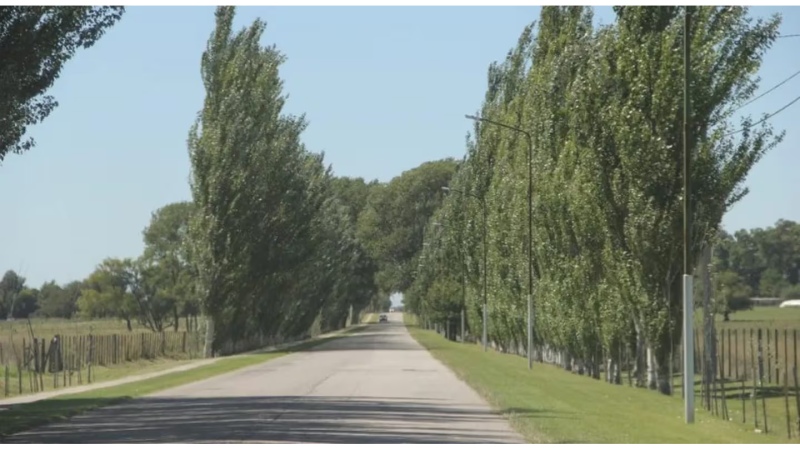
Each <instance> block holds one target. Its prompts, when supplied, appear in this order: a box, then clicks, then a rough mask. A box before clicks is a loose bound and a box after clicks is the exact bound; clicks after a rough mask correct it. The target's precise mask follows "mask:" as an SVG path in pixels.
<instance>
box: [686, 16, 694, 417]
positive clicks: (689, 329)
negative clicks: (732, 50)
mask: <svg viewBox="0 0 800 450" xmlns="http://www.w3.org/2000/svg"><path fill="white" fill-rule="evenodd" d="M685 8H686V9H685V11H684V16H683V386H684V397H683V407H684V416H685V419H686V423H694V326H693V322H694V317H693V313H694V302H693V299H692V294H693V292H692V281H693V280H692V273H691V264H690V259H689V258H690V256H689V255H690V253H691V252H690V249H691V241H690V239H691V202H690V196H691V183H690V182H689V181H690V175H691V156H692V153H691V148H690V147H691V136H690V132H691V128H690V120H691V114H690V109H689V107H690V102H689V86H690V85H691V83H690V82H691V33H690V30H691V6H686V7H685Z"/></svg>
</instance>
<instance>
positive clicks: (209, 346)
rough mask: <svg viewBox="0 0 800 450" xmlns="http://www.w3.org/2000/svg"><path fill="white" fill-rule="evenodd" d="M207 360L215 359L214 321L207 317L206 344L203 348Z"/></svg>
mask: <svg viewBox="0 0 800 450" xmlns="http://www.w3.org/2000/svg"><path fill="white" fill-rule="evenodd" d="M203 356H204V357H205V358H213V357H214V319H212V318H211V316H208V317H206V342H205V345H204V348H203Z"/></svg>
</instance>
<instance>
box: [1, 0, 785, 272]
mask: <svg viewBox="0 0 800 450" xmlns="http://www.w3.org/2000/svg"><path fill="white" fill-rule="evenodd" d="M776 11H780V12H781V13H782V14H783V15H784V22H783V25H782V27H781V29H782V32H783V33H785V34H789V33H800V10H799V9H798V8H797V7H782V8H766V7H759V8H754V9H753V11H752V12H753V14H754V15H757V16H763V15H766V14H771V13H773V12H776ZM538 14H539V8H538V7H372V8H370V7H293V8H292V7H245V8H239V10H238V14H237V20H236V22H237V26H245V25H247V24H249V23H251V22H252V21H253V20H254V19H255V18H257V17H260V18H262V19H263V20H265V21H266V22H267V24H268V25H267V31H266V33H265V42H264V43H265V44H272V43H274V44H276V45H277V46H278V48H279V49H281V51H283V52H284V53H285V54H286V55H287V56H288V61H287V63H286V64H285V65H284V67H283V69H282V72H281V75H282V77H283V78H284V80H285V85H284V87H285V90H286V91H287V92H288V93H289V94H290V98H289V102H288V105H287V111H288V112H291V113H305V114H306V115H307V118H308V120H309V121H310V126H309V128H308V130H307V131H306V133H305V135H304V140H305V142H306V143H307V145H308V146H309V148H311V149H313V150H316V151H325V153H326V160H327V161H328V163H331V164H332V165H333V168H334V171H335V173H336V174H338V175H347V176H361V177H365V178H367V179H373V178H378V179H379V180H382V181H387V180H389V179H391V178H392V177H394V176H396V175H398V174H400V173H401V172H402V171H404V170H407V169H410V168H412V167H415V166H417V165H419V164H420V163H422V162H424V161H427V160H432V159H438V158H444V157H448V156H452V157H458V158H460V157H461V156H462V155H463V152H464V139H465V134H466V132H467V131H468V129H469V127H470V123H469V122H468V121H467V120H466V119H464V114H466V113H473V112H475V111H476V110H477V108H479V106H480V103H481V100H482V98H483V95H484V90H485V85H486V71H487V67H488V65H489V64H490V63H491V62H492V61H495V60H498V59H502V58H503V57H504V56H505V53H506V51H507V50H508V49H509V48H511V47H512V46H513V45H514V44H515V43H516V40H517V37H518V36H519V33H520V32H521V31H522V29H523V27H524V26H525V25H527V24H528V23H530V22H531V21H533V20H536V18H537V17H538ZM597 18H598V21H602V22H605V23H609V22H611V21H612V20H613V16H612V13H611V11H610V8H598V9H597ZM213 24H214V8H213V7H131V8H129V9H128V11H127V13H126V15H125V16H124V17H123V19H122V20H121V21H120V22H119V23H118V25H117V26H115V27H114V28H113V29H111V30H109V31H108V33H107V34H106V36H105V37H104V38H103V39H102V40H101V41H100V42H99V43H98V44H97V45H95V46H94V47H93V48H91V49H89V50H83V51H80V52H79V53H78V55H77V56H76V57H75V58H74V59H73V60H72V61H70V62H69V63H68V64H67V65H66V67H65V68H64V70H63V72H62V75H61V77H60V79H59V80H58V81H57V82H56V84H55V86H54V87H53V89H52V90H51V91H50V93H51V94H53V95H54V96H55V97H56V99H57V100H58V101H59V102H60V106H59V107H58V108H57V109H56V110H55V112H53V114H52V115H51V116H50V117H49V118H48V119H47V120H46V121H45V122H44V123H43V124H41V125H38V126H36V127H33V128H32V129H31V130H30V131H31V134H32V135H33V136H34V137H35V139H36V140H37V142H38V145H37V147H36V148H35V149H34V150H32V151H30V152H28V153H26V154H24V155H22V156H17V155H10V156H9V157H8V158H7V159H6V161H5V162H4V163H3V164H2V165H1V166H0V191H2V192H6V193H7V194H6V195H4V196H2V198H0V211H3V213H4V214H3V216H4V217H5V218H6V219H5V220H2V221H0V270H2V271H5V270H7V269H14V270H17V271H19V272H20V273H21V274H22V275H23V276H25V277H27V278H28V280H29V284H30V285H33V286H39V285H40V284H41V283H42V282H44V281H46V280H50V279H55V280H56V281H57V282H59V283H65V282H69V281H71V280H73V279H80V278H84V277H85V276H87V275H88V274H89V273H90V272H91V271H92V270H93V269H94V267H95V265H96V264H98V263H99V262H100V261H101V260H102V259H103V258H105V257H109V256H113V257H135V256H138V255H139V254H140V253H141V251H142V247H143V245H142V237H141V232H142V229H143V228H144V227H145V226H146V225H147V223H148V222H149V220H150V214H151V212H153V211H154V210H155V209H157V208H159V207H161V206H163V205H165V204H167V203H170V202H174V201H179V200H188V199H190V192H189V187H188V176H189V161H188V155H187V150H186V137H187V134H188V130H189V127H190V125H191V124H192V122H193V120H194V118H195V116H196V113H197V111H198V110H199V109H200V107H201V105H202V101H203V95H204V91H203V86H202V83H201V80H200V56H201V53H202V52H203V50H204V48H205V45H206V41H207V39H208V37H209V34H210V33H211V31H212V29H213ZM798 44H800V39H781V40H778V42H777V43H776V44H775V46H774V47H773V48H772V49H771V50H770V52H769V53H768V55H767V56H766V58H765V62H764V66H763V68H762V73H761V76H762V78H763V83H762V86H763V87H764V89H767V88H769V87H771V86H772V85H774V84H776V83H778V82H779V81H781V80H782V79H784V78H785V77H787V76H788V75H789V74H791V73H793V72H795V71H797V70H800V59H798V58H797V52H796V48H797V45H798ZM798 95H800V77H798V78H797V79H794V80H792V81H791V82H789V83H787V84H786V85H785V86H783V87H781V88H780V89H779V90H777V91H775V92H773V93H771V94H769V95H768V96H766V97H764V98H763V99H761V100H759V101H757V102H755V103H753V104H752V105H750V106H748V107H747V112H750V113H752V114H754V115H760V114H761V113H762V112H772V111H774V110H776V109H778V108H779V107H781V106H783V105H784V104H785V103H787V102H788V100H790V99H791V98H794V97H795V96H798ZM798 114H800V104H797V105H795V106H793V107H792V108H790V109H788V110H787V111H785V112H783V113H782V114H780V115H778V116H776V117H775V119H773V123H774V125H775V127H776V128H778V129H786V130H787V136H786V139H785V140H784V142H783V143H782V144H781V145H780V146H779V147H778V148H777V149H775V150H774V151H773V152H772V153H771V154H768V155H767V156H766V157H765V158H764V159H763V160H762V161H761V162H760V163H759V164H758V165H757V167H756V168H755V169H754V170H753V171H752V172H751V174H750V176H749V178H748V180H747V185H748V186H749V187H750V188H751V193H750V194H749V195H748V196H747V197H746V198H745V199H744V200H743V201H742V202H740V203H739V204H738V205H737V206H736V207H735V208H734V209H733V210H732V211H731V212H730V213H729V214H728V215H727V216H726V217H725V219H724V225H725V227H726V228H728V229H740V228H752V227H765V226H769V225H772V224H773V223H774V222H775V221H776V220H777V219H779V218H787V219H791V220H800V187H798V186H799V185H798V183H797V182H796V180H797V179H798V178H797V175H796V170H797V169H796V168H797V167H800V152H798V151H797V145H798V143H800V132H798V131H795V130H790V129H789V128H790V127H791V124H792V121H793V119H794V118H795V117H797V115H798ZM793 180H794V181H793Z"/></svg>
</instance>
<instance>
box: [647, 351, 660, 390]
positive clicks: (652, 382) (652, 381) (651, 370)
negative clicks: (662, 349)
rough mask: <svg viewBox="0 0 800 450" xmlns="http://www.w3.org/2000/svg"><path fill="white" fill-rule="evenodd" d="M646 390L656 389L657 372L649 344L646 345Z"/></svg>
mask: <svg viewBox="0 0 800 450" xmlns="http://www.w3.org/2000/svg"><path fill="white" fill-rule="evenodd" d="M647 388H648V389H653V390H655V389H657V388H658V370H657V363H656V355H655V352H654V351H653V348H652V347H651V346H650V344H648V345H647Z"/></svg>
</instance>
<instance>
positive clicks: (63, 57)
mask: <svg viewBox="0 0 800 450" xmlns="http://www.w3.org/2000/svg"><path fill="white" fill-rule="evenodd" d="M124 11H125V8H124V7H121V6H100V7H93V6H81V7H76V6H6V7H3V8H0V55H2V57H0V58H2V59H1V60H0V92H2V93H3V94H2V96H0V111H3V119H2V120H0V162H2V161H3V159H4V157H5V156H6V154H7V153H9V152H13V153H18V154H19V153H22V152H24V151H27V150H30V149H31V148H32V147H33V146H34V144H35V141H34V140H33V138H28V139H27V140H24V141H23V140H22V139H23V137H24V135H25V133H26V130H27V127H28V126H31V125H35V124H37V123H40V122H42V121H43V120H44V119H45V118H47V116H49V115H50V113H51V112H52V111H53V110H54V109H55V108H56V107H57V106H58V102H56V100H55V99H54V98H53V97H51V96H48V95H45V93H46V92H47V90H48V89H49V88H50V87H51V86H52V85H53V83H54V82H55V80H56V79H57V78H58V76H59V74H60V72H61V68H62V67H63V65H64V64H65V63H66V62H67V61H69V60H70V59H71V58H72V57H73V56H74V54H75V52H76V51H77V50H78V48H84V49H85V48H89V47H91V46H92V45H94V43H95V42H97V40H98V39H100V37H101V36H102V35H103V33H104V32H105V31H106V30H107V29H108V28H109V27H111V26H113V25H114V24H115V23H116V22H117V21H118V20H119V19H120V18H121V17H122V14H123V13H124Z"/></svg>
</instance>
